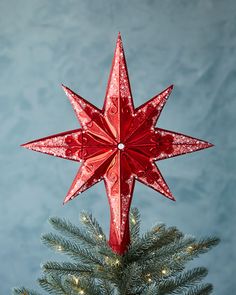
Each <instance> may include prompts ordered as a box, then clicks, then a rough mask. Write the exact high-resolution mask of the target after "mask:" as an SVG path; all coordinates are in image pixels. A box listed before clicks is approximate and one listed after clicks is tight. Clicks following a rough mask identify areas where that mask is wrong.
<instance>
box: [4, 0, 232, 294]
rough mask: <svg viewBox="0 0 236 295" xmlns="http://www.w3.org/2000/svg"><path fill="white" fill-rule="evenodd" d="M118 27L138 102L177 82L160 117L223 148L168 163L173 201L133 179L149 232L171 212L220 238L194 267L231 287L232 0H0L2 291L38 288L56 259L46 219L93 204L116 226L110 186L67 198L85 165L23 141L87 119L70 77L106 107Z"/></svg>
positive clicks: (218, 290)
mask: <svg viewBox="0 0 236 295" xmlns="http://www.w3.org/2000/svg"><path fill="white" fill-rule="evenodd" d="M118 31H121V33H122V37H123V42H124V47H125V50H126V57H127V62H128V66H129V74H130V80H131V86H132V90H133V96H134V99H135V104H136V106H138V105H139V104H141V103H143V102H144V101H146V100H147V99H149V98H150V97H152V96H153V95H154V94H156V93H157V92H159V91H161V90H163V89H164V88H165V87H167V86H168V85H169V84H171V83H174V84H175V88H174V91H173V93H172V95H171V97H170V99H169V101H168V103H167V105H166V107H165V110H164V111H163V113H162V116H161V119H160V121H159V126H160V127H162V128H167V129H172V130H175V131H179V132H182V133H186V134H189V135H192V136H196V137H199V138H202V139H205V140H208V141H210V142H213V143H214V144H215V145H216V147H215V148H212V149H208V150H205V151H202V152H199V153H194V154H191V155H187V156H183V157H178V158H173V159H169V160H166V161H161V162H160V163H159V167H160V169H161V171H162V173H163V175H164V176H165V177H166V180H167V181H168V183H169V185H170V188H171V189H172V191H173V193H174V195H175V196H176V199H177V202H176V203H174V202H171V201H170V200H168V199H165V198H163V197H162V196H161V195H159V194H158V193H156V192H155V191H153V190H151V189H149V188H148V187H145V186H143V185H141V184H138V185H137V186H136V188H135V193H134V199H133V205H135V206H137V207H138V208H139V209H140V210H141V213H142V217H143V230H145V229H147V228H148V227H150V226H151V225H152V224H153V223H154V222H155V221H162V222H165V223H167V224H168V225H176V226H178V227H179V228H180V229H181V230H183V231H184V232H186V233H191V234H194V235H196V236H205V235H208V234H216V235H218V236H220V237H221V239H222V243H221V245H220V246H219V247H217V248H216V249H214V250H213V251H212V252H210V253H209V254H207V255H205V256H203V257H201V258H200V259H199V260H198V261H197V264H198V265H206V266H207V267H209V272H210V274H209V276H208V281H210V282H213V283H214V285H215V291H214V294H218V295H222V294H224V295H230V294H234V291H235V287H236V286H235V278H234V276H235V271H233V267H234V260H235V251H234V249H235V244H236V240H235V236H236V235H235V221H236V220H235V177H236V173H235V172H236V171H235V161H236V154H235V121H234V117H235V111H236V101H235V95H236V87H235V79H236V70H235V65H236V2H235V1H234V0H232V1H230V0H226V1H220V0H215V1H213V0H198V1H193V0H191V1H190V0H176V1H173V0H165V1H161V0H160V1H153V0H149V1H141V0H140V1H137V0H136V1H135V0H131V1H125V0H119V1H109V0H106V1H105V0H103V1H96V0H87V1H82V0H80V1H78V0H67V1H62V0H54V1H53V0H51V1H49V0H48V1H46V0H21V1H19V0H1V1H0V100H1V104H0V120H1V121H0V128H1V129H0V130H1V133H0V134H1V144H0V150H1V153H0V160H1V164H0V169H1V179H0V190H1V209H0V234H1V236H0V238H1V240H0V282H1V283H0V289H1V290H0V294H4V295H5V294H10V288H11V287H12V286H19V285H25V286H29V287H33V286H34V285H35V280H36V278H37V277H38V276H39V275H40V272H41V271H40V267H39V265H40V262H42V261H46V260H47V259H49V258H55V256H54V254H53V253H52V252H50V250H48V249H47V248H45V247H44V246H43V245H41V243H40V235H41V233H42V232H47V231H49V226H48V223H47V219H48V217H49V216H55V215H57V216H60V217H66V218H70V219H71V220H72V221H74V222H78V219H79V212H80V211H81V210H83V209H84V210H90V211H91V212H92V213H93V214H94V216H96V217H97V218H98V220H99V221H100V222H101V224H102V225H103V226H104V227H105V228H106V231H107V230H108V224H109V215H108V203H107V200H106V195H105V190H104V186H103V183H100V184H98V185H96V186H94V187H93V188H92V189H90V190H89V191H86V192H85V193H84V194H83V196H81V197H79V198H77V199H76V200H74V201H72V202H70V203H69V204H67V205H66V206H62V201H63V198H64V196H65V193H66V192H67V189H68V188H69V186H70V184H71V182H72V179H73V177H74V175H75V173H76V171H77V169H78V164H76V163H75V162H71V161H64V160H62V159H59V158H52V157H49V156H46V155H42V154H39V153H34V152H30V151H27V150H24V149H21V148H20V147H19V145H20V144H21V143H24V142H26V141H28V140H32V139H36V138H40V137H43V136H46V135H50V134H54V133H58V132H61V131H65V130H69V129H75V128H77V127H78V124H77V121H76V118H75V116H74V112H73V110H72V108H71V106H70V104H69V102H68V100H67V98H66V96H65V95H64V93H63V91H62V89H61V87H60V83H62V82H63V83H65V85H67V86H69V87H71V88H72V89H73V90H75V91H78V93H80V94H81V95H82V96H84V97H85V98H87V99H89V100H91V102H92V103H94V104H96V105H97V106H98V107H101V106H102V104H103V98H104V94H105V88H106V83H107V78H108V73H109V70H110V65H111V59H112V55H113V50H114V46H115V41H116V37H117V32H118Z"/></svg>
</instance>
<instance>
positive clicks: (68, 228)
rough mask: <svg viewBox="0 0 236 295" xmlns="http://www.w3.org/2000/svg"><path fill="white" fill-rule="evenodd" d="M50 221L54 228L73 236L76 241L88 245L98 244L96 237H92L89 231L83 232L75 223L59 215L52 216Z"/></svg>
mask: <svg viewBox="0 0 236 295" xmlns="http://www.w3.org/2000/svg"><path fill="white" fill-rule="evenodd" d="M49 222H50V224H51V225H52V226H53V228H54V229H56V230H57V231H59V232H60V233H61V234H63V235H65V236H67V237H69V238H72V239H73V240H74V241H75V242H79V243H82V244H85V245H86V246H96V241H95V240H94V239H91V237H90V236H89V235H88V234H87V233H85V232H83V231H82V230H81V229H80V228H79V227H77V226H75V225H73V224H72V223H70V222H69V221H66V220H64V219H61V218H58V217H51V218H50V219H49Z"/></svg>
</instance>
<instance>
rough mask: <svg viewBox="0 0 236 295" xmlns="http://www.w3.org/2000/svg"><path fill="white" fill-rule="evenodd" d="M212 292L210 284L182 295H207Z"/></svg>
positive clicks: (196, 287)
mask: <svg viewBox="0 0 236 295" xmlns="http://www.w3.org/2000/svg"><path fill="white" fill-rule="evenodd" d="M212 291H213V286H212V285H211V284H202V285H199V286H195V287H192V288H191V289H190V290H189V291H187V292H185V293H184V295H209V294H211V293H212Z"/></svg>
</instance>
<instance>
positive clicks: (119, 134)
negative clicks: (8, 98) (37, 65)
mask: <svg viewBox="0 0 236 295" xmlns="http://www.w3.org/2000/svg"><path fill="white" fill-rule="evenodd" d="M62 87H63V89H64V91H65V93H66V95H67V96H68V98H69V100H70V102H71V104H72V107H73V109H74V111H75V114H76V117H77V119H78V121H79V123H80V125H81V128H79V129H76V130H72V131H67V132H64V133H60V134H56V135H52V136H48V137H45V138H42V139H38V140H35V141H31V142H29V143H26V144H23V147H25V148H28V149H31V150H34V151H37V152H41V153H45V154H48V155H52V156H56V157H61V158H64V159H68V160H73V161H77V162H81V166H80V168H79V170H78V172H77V175H76V176H75V179H74V181H73V183H72V185H71V187H70V189H69V191H68V193H67V195H66V198H65V200H64V203H66V202H68V201H70V200H72V199H73V198H75V197H76V196H77V195H79V194H80V193H82V192H83V191H85V190H86V189H88V188H90V187H91V186H92V185H94V184H96V183H97V182H99V181H101V180H103V181H104V183H105V187H106V192H107V196H108V201H109V205H110V239H109V245H110V246H111V248H112V250H113V251H114V252H116V253H118V254H120V255H122V254H123V253H124V252H125V251H126V250H127V248H128V246H129V243H130V232H129V210H130V204H131V200H132V195H133V189H134V184H135V181H136V180H137V181H140V182H141V183H143V184H146V185H147V186H149V187H151V188H153V189H154V190H156V191H157V192H159V193H161V194H162V195H163V196H165V197H167V198H169V199H171V200H175V199H174V197H173V195H172V193H171V191H170V189H169V187H168V185H167V184H166V182H165V180H164V178H163V176H162V175H161V172H160V171H159V169H158V167H157V165H156V164H155V161H159V160H163V159H166V158H171V157H175V156H179V155H182V154H186V153H191V152H194V151H197V150H201V149H205V148H209V147H211V146H212V144H210V143H208V142H206V141H203V140H199V139H196V138H193V137H190V136H186V135H183V134H180V133H176V132H173V131H168V130H164V129H161V128H156V127H155V125H156V122H157V120H158V118H159V116H160V114H161V111H162V109H163V107H164V105H165V103H166V101H167V99H168V97H169V95H170V93H171V91H172V89H173V85H171V86H169V87H168V88H167V89H165V90H164V91H162V92H161V93H159V94H157V95H156V96H154V97H153V98H151V99H150V100H149V101H147V102H146V103H144V104H143V105H141V106H139V107H138V108H134V104H133V98H132V93H131V88H130V83H129V77H128V70H127V65H126V61H125V55H124V50H123V46H122V40H121V36H120V34H119V35H118V39H117V43H116V48H115V53H114V58H113V62H112V67H111V72H110V76H109V80H108V85H107V90H106V96H105V101H104V106H103V109H102V110H100V109H98V108H97V107H96V106H94V105H92V104H91V103H89V102H88V101H86V100H85V99H84V98H82V97H81V96H79V95H78V94H76V93H75V92H73V91H72V90H70V89H69V88H67V87H65V86H62Z"/></svg>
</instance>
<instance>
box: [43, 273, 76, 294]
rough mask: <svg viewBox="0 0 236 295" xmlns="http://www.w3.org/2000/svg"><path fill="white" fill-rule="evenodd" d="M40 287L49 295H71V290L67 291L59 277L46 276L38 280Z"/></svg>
mask: <svg viewBox="0 0 236 295" xmlns="http://www.w3.org/2000/svg"><path fill="white" fill-rule="evenodd" d="M38 283H39V285H40V286H41V287H42V288H43V289H44V290H45V291H47V292H48V293H49V294H53V295H55V294H57V295H70V290H66V289H67V288H66V286H64V285H63V282H62V279H61V278H60V277H57V276H44V277H43V278H41V279H39V280H38Z"/></svg>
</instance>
